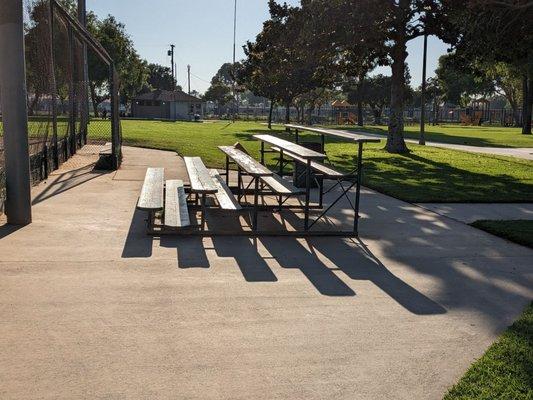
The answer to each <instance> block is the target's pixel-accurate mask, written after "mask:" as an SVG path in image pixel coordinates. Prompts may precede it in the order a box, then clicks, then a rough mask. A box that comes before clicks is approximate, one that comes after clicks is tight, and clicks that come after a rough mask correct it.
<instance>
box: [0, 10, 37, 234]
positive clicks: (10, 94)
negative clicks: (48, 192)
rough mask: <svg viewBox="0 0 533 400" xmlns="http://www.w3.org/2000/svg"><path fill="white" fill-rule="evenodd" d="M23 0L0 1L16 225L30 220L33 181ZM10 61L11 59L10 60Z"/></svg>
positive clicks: (11, 218)
mask: <svg viewBox="0 0 533 400" xmlns="http://www.w3.org/2000/svg"><path fill="white" fill-rule="evenodd" d="M22 7H23V5H22V0H4V1H2V2H0V58H1V59H2V60H3V61H2V62H0V98H1V99H2V117H3V124H4V157H5V165H6V187H7V200H6V215H7V222H8V223H9V224H14V225H26V224H29V223H31V181H30V179H31V178H30V157H29V143H28V117H27V108H26V107H27V105H26V75H25V74H26V65H25V59H24V33H23V19H22ZM7 60H9V62H7Z"/></svg>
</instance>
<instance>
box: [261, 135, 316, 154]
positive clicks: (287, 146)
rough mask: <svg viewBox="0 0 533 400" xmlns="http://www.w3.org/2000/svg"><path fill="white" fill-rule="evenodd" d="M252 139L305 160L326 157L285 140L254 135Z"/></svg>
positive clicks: (270, 136)
mask: <svg viewBox="0 0 533 400" xmlns="http://www.w3.org/2000/svg"><path fill="white" fill-rule="evenodd" d="M253 137H254V139H257V140H260V141H262V142H265V143H268V144H270V145H272V146H276V147H279V148H280V149H283V151H287V152H290V153H292V154H295V155H297V156H300V157H302V158H304V159H306V160H323V159H324V158H326V155H325V154H323V153H319V152H318V151H314V150H311V149H308V148H307V147H303V146H300V145H299V144H296V143H293V142H289V141H288V140H285V139H280V138H278V137H276V136H272V135H254V136H253Z"/></svg>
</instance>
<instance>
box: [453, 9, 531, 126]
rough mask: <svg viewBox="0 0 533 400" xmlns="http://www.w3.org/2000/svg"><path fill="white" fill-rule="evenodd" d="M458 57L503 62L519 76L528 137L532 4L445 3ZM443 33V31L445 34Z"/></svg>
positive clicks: (480, 61)
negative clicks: (520, 77) (517, 72)
mask: <svg viewBox="0 0 533 400" xmlns="http://www.w3.org/2000/svg"><path fill="white" fill-rule="evenodd" d="M445 3H446V8H447V13H448V16H449V18H448V21H449V23H450V26H451V29H449V30H447V31H448V32H453V34H452V35H450V34H448V35H443V37H445V39H446V40H447V41H448V42H449V43H451V44H452V45H453V47H454V48H455V49H456V52H457V54H459V55H460V56H461V57H463V58H465V59H470V60H475V61H476V62H478V63H487V62H488V63H495V62H504V63H506V64H507V65H509V66H510V67H511V68H513V69H515V70H517V71H520V73H521V75H522V102H523V103H522V104H523V120H524V124H523V126H522V133H523V134H531V113H532V106H533V29H531V21H532V20H533V2H531V1H528V0H483V1H482V0H467V1H464V0H446V1H445ZM445 32H446V31H445Z"/></svg>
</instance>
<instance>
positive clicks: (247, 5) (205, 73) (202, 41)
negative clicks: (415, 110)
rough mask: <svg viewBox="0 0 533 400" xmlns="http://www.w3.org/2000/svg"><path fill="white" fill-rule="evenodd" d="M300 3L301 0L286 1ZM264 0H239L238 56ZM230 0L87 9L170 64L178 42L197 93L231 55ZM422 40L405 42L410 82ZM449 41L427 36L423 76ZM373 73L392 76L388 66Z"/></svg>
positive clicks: (98, 1) (183, 72)
mask: <svg viewBox="0 0 533 400" xmlns="http://www.w3.org/2000/svg"><path fill="white" fill-rule="evenodd" d="M286 1H287V3H289V4H291V5H299V3H300V1H299V0H286ZM267 3H268V1H267V0H237V56H236V58H237V60H239V59H242V58H244V52H243V50H242V46H243V45H244V44H245V43H246V41H248V40H250V41H253V40H254V39H255V36H256V35H257V34H258V33H259V32H260V31H261V29H262V24H263V22H264V21H265V20H266V19H268V7H267ZM233 4H234V2H233V0H192V1H191V0H151V1H146V0H87V9H88V10H91V11H93V12H95V13H96V15H98V16H99V17H100V18H104V17H105V16H107V15H108V14H111V15H113V16H115V17H116V18H117V20H118V21H120V22H122V23H124V24H125V25H126V31H127V32H128V33H129V35H130V36H131V39H132V40H133V42H134V44H135V48H136V49H137V51H138V52H139V54H140V56H141V57H143V58H144V59H146V60H148V62H154V63H158V64H162V65H166V66H169V67H170V57H168V56H167V50H168V49H169V48H170V47H169V45H170V44H171V43H173V44H175V45H176V48H175V60H174V61H175V63H177V71H178V84H179V85H181V86H182V87H183V88H186V87H187V65H188V64H190V65H191V90H197V91H199V92H200V93H203V92H205V90H206V89H207V88H208V87H209V81H210V80H211V78H212V77H213V75H214V74H215V73H216V72H217V70H218V68H219V67H220V66H221V65H222V64H223V63H225V62H231V60H232V57H233ZM422 44H423V39H422V38H418V39H415V40H412V41H411V42H409V43H408V52H409V56H408V59H407V63H408V64H409V68H410V72H411V77H412V79H411V85H413V86H415V87H416V86H419V85H420V82H421V80H422V79H421V78H422ZM446 49H447V46H446V45H445V44H444V43H442V42H441V41H440V40H439V39H437V38H434V37H430V38H429V40H428V65H427V71H428V73H427V75H428V77H431V76H433V75H434V70H435V68H436V67H437V61H438V58H439V56H440V55H442V54H444V53H446ZM375 73H382V74H385V75H390V68H389V67H382V68H378V69H377V70H376V71H374V74H375Z"/></svg>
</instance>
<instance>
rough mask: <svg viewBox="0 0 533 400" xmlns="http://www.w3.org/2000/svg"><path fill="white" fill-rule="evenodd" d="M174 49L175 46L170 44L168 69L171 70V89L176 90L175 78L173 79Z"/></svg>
mask: <svg viewBox="0 0 533 400" xmlns="http://www.w3.org/2000/svg"><path fill="white" fill-rule="evenodd" d="M174 47H176V46H175V45H173V44H171V45H170V51H169V52H168V54H169V56H170V68H171V70H172V80H173V82H172V89H175V88H176V85H175V82H176V80H175V77H174Z"/></svg>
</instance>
